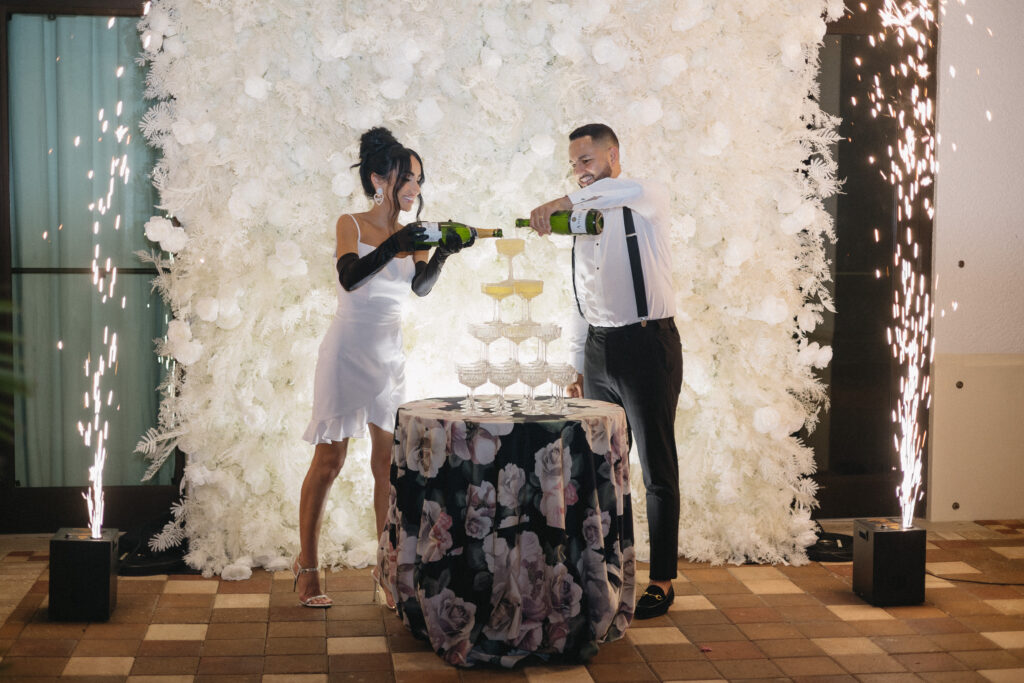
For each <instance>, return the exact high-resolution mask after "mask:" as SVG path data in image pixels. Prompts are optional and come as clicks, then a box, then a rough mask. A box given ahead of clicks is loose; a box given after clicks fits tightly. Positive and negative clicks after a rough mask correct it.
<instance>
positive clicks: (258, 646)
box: [199, 638, 265, 657]
mask: <svg viewBox="0 0 1024 683" xmlns="http://www.w3.org/2000/svg"><path fill="white" fill-rule="evenodd" d="M202 646H203V647H202V651H201V652H200V653H199V654H201V655H202V656H203V657H253V656H262V655H263V654H264V648H265V641H264V639H263V638H238V639H232V638H217V639H215V640H206V641H204V642H203V643H202Z"/></svg>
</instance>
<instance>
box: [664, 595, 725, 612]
mask: <svg viewBox="0 0 1024 683" xmlns="http://www.w3.org/2000/svg"><path fill="white" fill-rule="evenodd" d="M705 609H715V606H714V605H713V604H711V601H710V600H708V599H707V598H705V597H704V596H703V595H677V596H676V599H675V600H673V601H672V604H671V605H670V606H669V608H668V610H669V611H670V612H682V611H693V610H705Z"/></svg>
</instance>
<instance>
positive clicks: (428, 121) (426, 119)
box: [416, 97, 444, 130]
mask: <svg viewBox="0 0 1024 683" xmlns="http://www.w3.org/2000/svg"><path fill="white" fill-rule="evenodd" d="M442 119H444V112H443V111H441V107H440V106H438V104H437V100H436V99H434V98H433V97H426V98H424V99H423V100H422V101H421V102H420V103H419V104H418V105H417V106H416V121H417V123H419V124H420V126H421V127H423V128H425V129H428V130H429V129H431V128H433V127H434V126H436V125H437V124H439V123H441V120H442Z"/></svg>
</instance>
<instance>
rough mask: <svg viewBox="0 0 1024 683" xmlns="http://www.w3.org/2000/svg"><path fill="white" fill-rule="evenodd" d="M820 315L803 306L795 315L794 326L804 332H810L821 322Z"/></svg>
mask: <svg viewBox="0 0 1024 683" xmlns="http://www.w3.org/2000/svg"><path fill="white" fill-rule="evenodd" d="M821 320H822V317H821V313H819V312H818V311H816V310H813V309H811V308H808V307H806V306H804V307H803V308H801V309H800V312H799V313H797V314H796V324H797V326H798V327H799V328H800V329H801V330H802V331H804V332H811V331H813V330H814V328H816V327H817V326H818V324H819V323H820V322H821Z"/></svg>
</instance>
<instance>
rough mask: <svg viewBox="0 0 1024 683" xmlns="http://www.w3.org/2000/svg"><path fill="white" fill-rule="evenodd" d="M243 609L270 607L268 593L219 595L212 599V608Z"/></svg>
mask: <svg viewBox="0 0 1024 683" xmlns="http://www.w3.org/2000/svg"><path fill="white" fill-rule="evenodd" d="M245 607H270V594H269V593H220V594H218V595H216V596H214V598H213V608H214V609H221V608H229V609H238V608H245Z"/></svg>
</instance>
